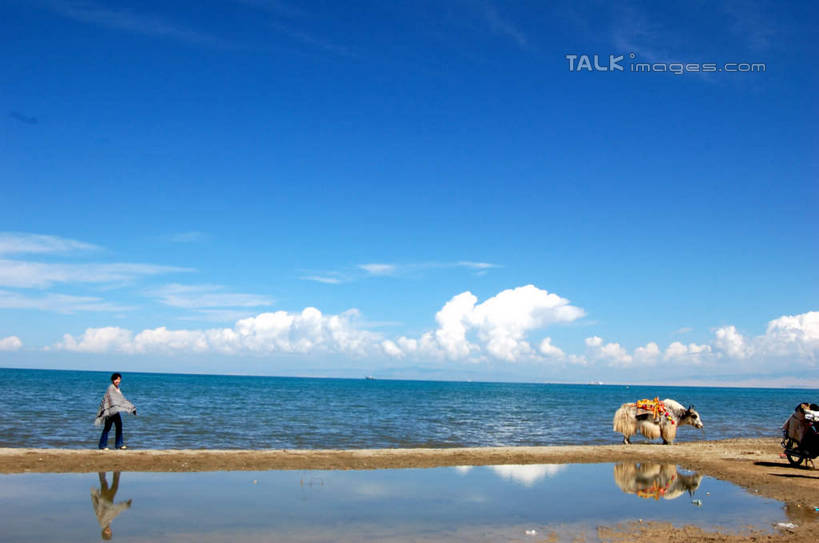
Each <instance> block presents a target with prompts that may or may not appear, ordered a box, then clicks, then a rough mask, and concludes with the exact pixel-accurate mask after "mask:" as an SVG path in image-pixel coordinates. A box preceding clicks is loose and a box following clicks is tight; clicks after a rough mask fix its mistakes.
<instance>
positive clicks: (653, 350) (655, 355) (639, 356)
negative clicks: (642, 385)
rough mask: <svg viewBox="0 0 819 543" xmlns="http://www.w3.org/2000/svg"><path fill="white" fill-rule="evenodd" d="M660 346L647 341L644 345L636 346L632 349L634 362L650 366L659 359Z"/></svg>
mask: <svg viewBox="0 0 819 543" xmlns="http://www.w3.org/2000/svg"><path fill="white" fill-rule="evenodd" d="M660 356H661V353H660V346H659V345H657V344H656V343H654V342H653V341H652V342H649V343H647V344H646V345H645V346H644V347H637V348H636V349H634V357H633V359H634V362H635V363H637V364H642V365H646V366H650V365H653V364H655V363H656V362H657V361H658V360H659V359H660Z"/></svg>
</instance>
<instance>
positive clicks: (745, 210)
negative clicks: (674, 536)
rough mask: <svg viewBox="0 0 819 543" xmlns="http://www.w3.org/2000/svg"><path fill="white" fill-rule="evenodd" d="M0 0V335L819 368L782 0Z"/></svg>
mask: <svg viewBox="0 0 819 543" xmlns="http://www.w3.org/2000/svg"><path fill="white" fill-rule="evenodd" d="M0 9H1V10H2V17H0V36H2V38H0V39H2V45H3V59H4V74H3V81H2V85H1V87H0V88H2V93H1V94H0V101H2V110H0V114H2V118H0V183H2V187H1V188H2V190H1V191H0V366H10V367H45V368H80V369H109V368H112V367H115V368H118V369H123V370H128V371H135V370H146V371H183V372H186V371H196V372H219V373H264V374H272V375H315V376H348V377H360V376H361V375H362V374H373V375H376V376H380V377H393V378H423V379H475V380H478V379H480V380H521V381H572V382H587V381H590V380H598V379H599V380H603V381H605V382H623V383H629V382H631V383H637V382H654V383H668V382H669V380H676V381H678V382H691V383H694V382H698V383H744V384H753V385H759V384H775V385H792V384H795V383H796V384H804V383H806V382H809V383H812V384H813V385H816V384H817V383H819V380H817V378H816V377H815V375H816V369H817V359H818V358H819V288H817V285H818V284H819V281H817V273H816V270H817V254H819V251H817V249H819V247H817V245H818V244H817V239H819V238H818V237H817V234H818V233H819V232H818V230H819V228H818V226H819V224H817V215H816V211H815V210H816V209H817V205H818V204H819V198H817V192H818V191H817V187H818V186H819V184H817V173H819V168H818V167H817V166H818V165H819V164H818V163H819V159H817V157H818V156H819V154H818V153H817V152H816V150H817V148H819V146H818V145H817V144H818V143H819V142H818V141H817V132H816V129H815V127H816V121H817V118H818V117H819V116H818V115H817V113H819V111H817V109H819V106H817V102H816V99H815V96H816V93H817V90H819V89H818V87H819V86H818V85H817V74H816V70H815V69H814V67H815V66H816V64H817V56H819V55H817V51H819V47H817V46H818V45H819V43H817V37H816V36H818V35H819V32H817V28H816V27H817V23H816V21H817V20H819V19H817V8H816V6H814V5H813V4H811V3H803V2H794V3H781V2H779V3H773V2H762V3H757V2H730V3H724V4H720V5H714V4H713V3H710V2H688V3H675V4H668V5H666V4H662V5H658V4H656V3H653V2H627V3H622V4H616V5H614V4H611V3H605V2H590V3H586V4H584V5H577V4H576V3H573V2H556V3H548V4H547V3H541V2H512V3H502V2H497V1H479V0H474V1H473V0H459V1H449V2H424V1H419V2H409V3H397V4H396V5H389V4H385V3H382V2H357V3H355V4H342V3H327V2H304V3H298V2H290V1H288V2H279V1H265V0H235V1H221V2H216V1H214V2H204V3H202V4H201V5H197V9H196V10H192V9H190V6H189V5H187V4H184V3H179V4H177V3H167V2H140V3H134V4H133V5H128V4H126V3H119V4H118V5H117V6H115V7H112V6H111V5H110V4H108V3H103V2H97V1H83V2H74V1H69V0H54V1H42V2H38V1H34V2H31V1H27V2H22V1H20V2H16V1H12V2H6V3H4V5H3V7H2V8H0ZM567 55H578V57H579V56H580V55H589V56H590V57H591V56H592V55H598V60H599V64H601V65H608V64H609V57H610V55H612V56H614V57H615V58H616V57H619V56H622V57H623V59H622V60H620V61H618V62H619V65H622V66H623V68H624V69H623V70H622V71H606V72H603V71H595V70H594V69H592V70H579V71H578V70H575V71H572V70H571V69H570V62H569V60H568V59H567ZM590 60H592V62H593V59H590ZM639 62H642V63H645V64H648V65H649V66H651V70H652V71H649V72H637V71H635V70H634V65H635V64H636V63H639ZM708 64H711V65H713V66H715V67H717V68H716V69H715V71H712V72H710V71H709V72H707V73H703V71H702V70H703V68H701V66H703V65H708ZM751 64H756V65H764V66H763V68H761V69H760V68H754V71H747V70H746V71H736V70H739V69H742V68H739V66H743V67H745V66H750V65H751ZM692 65H696V66H697V67H700V71H698V72H694V71H692V70H693V68H686V71H685V73H681V74H676V73H670V72H669V71H665V72H663V71H660V70H662V69H666V70H669V69H670V70H672V71H673V70H675V69H676V68H675V66H686V67H690V66H692ZM728 70H734V71H728ZM670 375H673V376H674V377H673V379H672V378H671V377H670Z"/></svg>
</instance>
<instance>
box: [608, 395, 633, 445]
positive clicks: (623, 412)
mask: <svg viewBox="0 0 819 543" xmlns="http://www.w3.org/2000/svg"><path fill="white" fill-rule="evenodd" d="M612 426H613V427H614V431H615V432H619V433H621V434H623V435H624V436H626V437H630V436H633V435H634V434H636V433H637V406H635V405H634V404H633V403H624V404H623V405H621V406H620V409H618V410H617V412H616V413H615V414H614V421H613V423H612Z"/></svg>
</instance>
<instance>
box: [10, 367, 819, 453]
mask: <svg viewBox="0 0 819 543" xmlns="http://www.w3.org/2000/svg"><path fill="white" fill-rule="evenodd" d="M109 376H110V373H102V372H81V371H55V370H18V369H0V447H59V448H92V447H95V446H96V443H97V440H98V439H99V432H100V429H99V428H98V427H95V426H93V419H94V416H95V414H96V411H97V407H98V405H99V402H100V399H101V397H102V395H103V393H104V392H105V389H106V387H107V386H108V384H109ZM122 391H123V392H124V394H125V396H126V397H127V398H128V399H129V400H130V401H132V402H133V403H134V404H135V405H136V406H137V410H138V415H139V416H137V417H133V416H130V415H124V416H123V417H124V422H125V440H126V442H127V443H128V445H129V446H131V447H132V448H158V449H214V448H222V449H244V448H248V449H265V448H275V449H283V448H305V449H317V448H330V449H360V448H400V447H478V446H515V445H565V444H611V443H619V442H620V441H621V439H622V436H619V435H618V434H615V433H614V432H613V431H612V429H611V419H612V416H613V414H614V411H615V410H616V409H617V407H619V406H620V404H622V403H624V402H633V401H636V400H639V399H642V398H654V397H656V396H659V397H660V398H665V397H669V398H673V399H676V400H678V401H679V402H681V403H683V404H685V405H688V404H694V406H695V408H696V409H697V410H698V411H699V412H700V414H701V416H702V419H703V421H704V422H705V432H704V433H702V432H700V431H698V430H695V429H693V428H692V427H690V426H687V427H683V428H681V429H680V431H679V433H678V440H679V441H691V440H702V439H722V438H729V437H762V436H777V435H779V428H780V426H781V424H782V422H783V421H784V420H785V419H786V418H787V417H788V416H789V415H790V413H791V412H792V410H793V408H794V406H796V404H798V403H799V402H802V401H813V402H816V401H819V390H792V389H790V390H789V389H758V388H753V389H751V388H705V387H655V386H630V387H628V386H607V385H563V384H560V385H557V384H517V383H464V382H434V381H390V380H365V379H310V378H282V377H238V376H220V375H176V374H149V373H126V374H125V375H124V379H123V382H122ZM112 438H113V434H112ZM635 440H637V441H639V440H640V438H639V437H636V438H635Z"/></svg>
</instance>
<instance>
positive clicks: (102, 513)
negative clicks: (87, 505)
mask: <svg viewBox="0 0 819 543" xmlns="http://www.w3.org/2000/svg"><path fill="white" fill-rule="evenodd" d="M91 503H92V504H93V505H94V513H96V515H97V522H99V523H100V528H105V527H106V526H108V525H110V524H111V522H112V521H113V520H114V518H116V516H117V515H119V514H120V513H122V512H123V511H125V510H126V509H128V508H130V507H131V500H128V501H124V502H119V503H117V504H115V503H114V502H112V501H111V500H109V499H107V498H106V496H104V495H103V493H102V492H100V489H98V488H92V489H91Z"/></svg>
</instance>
